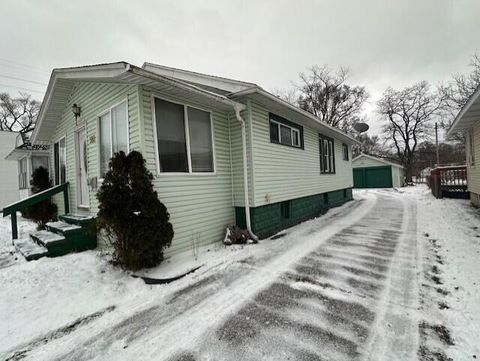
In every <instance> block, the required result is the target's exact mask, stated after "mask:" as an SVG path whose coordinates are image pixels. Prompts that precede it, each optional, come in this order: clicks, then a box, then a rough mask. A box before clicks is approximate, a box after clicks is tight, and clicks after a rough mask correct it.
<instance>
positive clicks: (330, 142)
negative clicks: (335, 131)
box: [318, 133, 337, 174]
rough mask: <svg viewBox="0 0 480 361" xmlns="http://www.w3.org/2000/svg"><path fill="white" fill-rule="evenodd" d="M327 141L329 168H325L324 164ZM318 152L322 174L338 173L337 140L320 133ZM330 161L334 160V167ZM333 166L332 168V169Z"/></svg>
mask: <svg viewBox="0 0 480 361" xmlns="http://www.w3.org/2000/svg"><path fill="white" fill-rule="evenodd" d="M325 141H327V147H328V150H329V154H328V159H329V169H328V171H326V170H325V166H324V156H325V155H324V154H323V152H324V142H325ZM330 151H331V153H330ZM318 153H319V156H320V174H336V170H337V167H336V164H335V140H334V139H333V138H331V137H328V136H326V135H323V134H320V133H319V134H318ZM330 161H331V162H332V164H331V165H332V167H330ZM330 168H332V169H330Z"/></svg>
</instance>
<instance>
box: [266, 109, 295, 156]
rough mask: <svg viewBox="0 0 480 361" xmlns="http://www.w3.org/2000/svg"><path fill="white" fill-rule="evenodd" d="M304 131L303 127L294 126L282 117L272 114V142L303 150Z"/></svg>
mask: <svg viewBox="0 0 480 361" xmlns="http://www.w3.org/2000/svg"><path fill="white" fill-rule="evenodd" d="M302 133H303V131H302V127H301V126H297V125H294V124H293V123H291V122H289V121H288V120H286V119H283V118H282V117H279V116H278V115H275V114H270V142H271V143H277V144H283V145H289V146H291V147H296V148H302V146H303V139H302V137H303V134H302Z"/></svg>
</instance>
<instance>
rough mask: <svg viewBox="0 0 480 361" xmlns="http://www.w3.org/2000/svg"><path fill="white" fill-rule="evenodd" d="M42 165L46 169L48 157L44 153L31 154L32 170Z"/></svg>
mask: <svg viewBox="0 0 480 361" xmlns="http://www.w3.org/2000/svg"><path fill="white" fill-rule="evenodd" d="M40 167H43V168H45V169H46V170H48V157H47V156H46V155H33V156H32V172H35V170H36V169H38V168H40Z"/></svg>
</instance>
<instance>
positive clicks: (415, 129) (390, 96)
mask: <svg viewBox="0 0 480 361" xmlns="http://www.w3.org/2000/svg"><path fill="white" fill-rule="evenodd" d="M443 103H444V96H443V95H442V94H439V93H438V92H431V91H430V86H429V84H428V83H427V82H426V81H422V82H419V83H417V84H414V85H413V86H411V87H407V88H405V89H403V90H395V89H392V88H388V89H387V90H386V91H385V92H384V93H383V95H382V98H381V99H380V101H379V102H378V104H377V105H378V113H379V114H380V115H381V116H382V117H383V118H384V119H386V120H387V124H386V125H385V126H384V128H383V134H384V135H385V136H386V138H387V139H389V140H390V141H391V142H392V143H393V146H394V149H395V153H396V155H397V157H398V159H399V160H400V161H401V163H402V164H403V166H404V167H405V171H406V172H405V173H406V174H405V175H406V179H407V182H411V181H412V175H413V166H414V161H415V152H416V150H417V145H418V144H419V143H420V142H421V141H423V140H425V139H427V138H428V137H429V134H428V133H429V132H430V131H431V130H432V127H431V121H432V119H433V118H434V117H435V116H437V115H438V113H439V111H440V109H441V107H442V105H443Z"/></svg>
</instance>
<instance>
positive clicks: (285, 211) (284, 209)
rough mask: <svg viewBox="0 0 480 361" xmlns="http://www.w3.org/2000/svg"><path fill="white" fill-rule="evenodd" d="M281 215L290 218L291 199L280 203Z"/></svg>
mask: <svg viewBox="0 0 480 361" xmlns="http://www.w3.org/2000/svg"><path fill="white" fill-rule="evenodd" d="M280 215H281V216H282V218H284V219H289V218H290V201H284V202H282V203H280Z"/></svg>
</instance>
